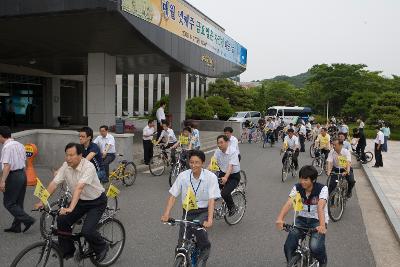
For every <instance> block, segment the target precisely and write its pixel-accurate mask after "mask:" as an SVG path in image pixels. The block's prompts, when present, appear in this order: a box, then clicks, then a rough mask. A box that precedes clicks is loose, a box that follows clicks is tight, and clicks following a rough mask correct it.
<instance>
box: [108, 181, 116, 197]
mask: <svg viewBox="0 0 400 267" xmlns="http://www.w3.org/2000/svg"><path fill="white" fill-rule="evenodd" d="M118 195H119V189H118V188H116V187H115V186H114V185H113V184H110V186H109V187H108V190H107V197H111V198H116V197H117V196H118Z"/></svg>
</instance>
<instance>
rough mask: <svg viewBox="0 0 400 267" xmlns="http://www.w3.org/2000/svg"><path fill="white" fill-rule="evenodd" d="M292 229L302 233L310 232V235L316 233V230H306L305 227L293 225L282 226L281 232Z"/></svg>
mask: <svg viewBox="0 0 400 267" xmlns="http://www.w3.org/2000/svg"><path fill="white" fill-rule="evenodd" d="M293 228H296V229H299V230H302V231H304V232H310V233H314V232H317V229H316V228H307V227H301V226H297V225H293V224H286V223H284V224H283V230H285V231H286V232H289V231H290V230H292V229H293Z"/></svg>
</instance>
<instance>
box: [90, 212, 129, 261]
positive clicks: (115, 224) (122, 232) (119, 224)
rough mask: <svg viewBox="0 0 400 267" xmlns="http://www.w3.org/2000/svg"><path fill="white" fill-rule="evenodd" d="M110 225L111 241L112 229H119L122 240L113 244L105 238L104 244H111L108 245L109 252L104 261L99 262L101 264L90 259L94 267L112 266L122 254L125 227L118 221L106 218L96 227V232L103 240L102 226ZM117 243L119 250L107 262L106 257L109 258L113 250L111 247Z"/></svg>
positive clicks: (112, 241)
mask: <svg viewBox="0 0 400 267" xmlns="http://www.w3.org/2000/svg"><path fill="white" fill-rule="evenodd" d="M110 223H113V225H112V231H113V233H112V239H113V238H114V228H116V227H119V228H120V230H121V234H122V237H121V238H122V240H119V241H116V242H117V243H115V244H113V243H114V240H110V239H108V238H107V241H106V242H107V243H109V242H111V244H109V245H110V250H109V251H108V253H107V255H106V257H105V259H104V260H103V261H101V262H98V261H97V260H96V259H95V258H94V257H90V261H91V262H92V263H93V264H94V265H96V266H101V267H105V266H110V265H112V264H114V263H115V262H116V261H117V260H118V258H119V257H120V256H121V253H122V251H123V250H124V247H125V240H126V234H125V227H124V225H123V224H122V223H121V222H120V221H119V220H117V219H115V218H108V219H106V220H105V221H103V222H101V223H99V224H98V225H97V230H98V231H99V232H100V234H101V236H102V237H103V238H104V236H105V234H104V230H103V232H102V231H101V228H102V227H104V226H107V225H108V224H110ZM119 243H121V246H120V248H118V250H117V253H116V254H115V255H114V256H113V257H111V259H109V260H107V259H108V257H109V256H110V251H111V249H112V248H113V246H115V245H117V244H119Z"/></svg>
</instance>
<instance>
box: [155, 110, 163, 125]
mask: <svg viewBox="0 0 400 267" xmlns="http://www.w3.org/2000/svg"><path fill="white" fill-rule="evenodd" d="M156 117H157V121H158V122H159V123H160V124H161V122H162V121H163V120H165V112H164V108H163V107H159V108H158V109H157V112H156Z"/></svg>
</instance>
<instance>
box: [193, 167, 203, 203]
mask: <svg viewBox="0 0 400 267" xmlns="http://www.w3.org/2000/svg"><path fill="white" fill-rule="evenodd" d="M202 172H203V171H202ZM192 174H193V171H192V172H190V184H191V185H192V188H193V191H194V195H195V196H196V197H197V191H199V187H200V185H201V181H202V180H200V183H199V184H198V185H197V188H196V190H195V189H194V186H193V183H192Z"/></svg>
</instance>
